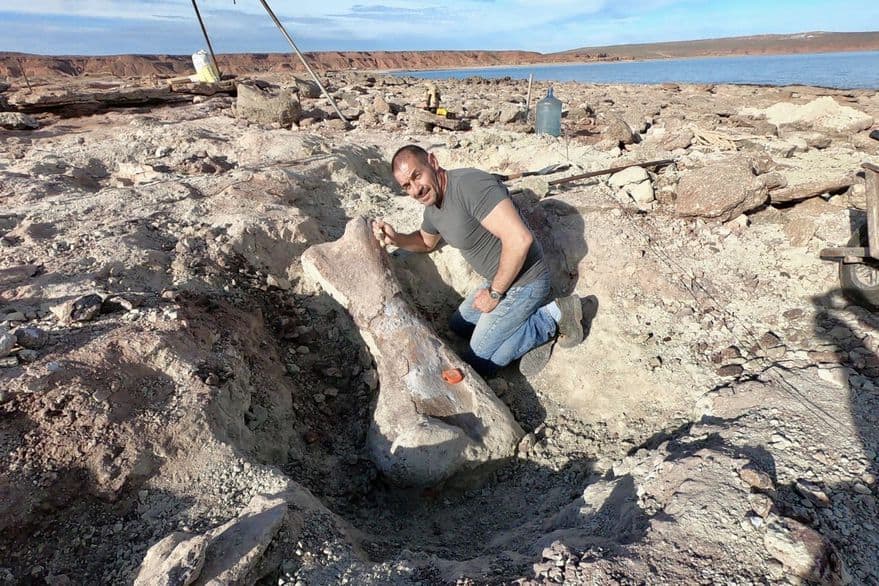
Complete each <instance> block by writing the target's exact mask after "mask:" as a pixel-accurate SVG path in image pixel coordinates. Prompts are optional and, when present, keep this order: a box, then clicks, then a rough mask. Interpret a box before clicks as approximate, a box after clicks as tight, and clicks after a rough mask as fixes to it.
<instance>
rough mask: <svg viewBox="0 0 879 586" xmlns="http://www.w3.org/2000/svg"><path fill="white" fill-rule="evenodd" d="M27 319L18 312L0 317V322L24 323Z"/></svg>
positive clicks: (11, 312)
mask: <svg viewBox="0 0 879 586" xmlns="http://www.w3.org/2000/svg"><path fill="white" fill-rule="evenodd" d="M26 320H27V318H26V317H25V316H24V314H23V313H21V312H20V311H10V312H9V313H5V314H3V315H2V316H0V321H26Z"/></svg>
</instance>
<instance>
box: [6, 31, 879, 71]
mask: <svg viewBox="0 0 879 586" xmlns="http://www.w3.org/2000/svg"><path fill="white" fill-rule="evenodd" d="M834 51H879V32H861V33H827V32H809V33H799V34H794V35H759V36H752V37H731V38H724V39H706V40H698V41H677V42H670V43H648V44H635V45H614V46H608V47H581V48H578V49H571V50H568V51H561V52H558V53H536V52H532V51H326V52H317V53H307V56H308V59H309V60H310V63H311V64H312V65H313V66H314V67H315V68H317V69H319V70H323V71H326V70H347V69H356V70H361V71H367V70H374V71H381V70H394V69H440V68H464V67H490V66H511V65H532V64H539V63H573V62H582V61H620V60H634V59H668V58H681V57H702V56H721V55H768V54H783V53H822V52H834ZM217 61H218V62H219V63H218V64H219V66H220V69H221V71H223V72H224V73H234V74H238V75H241V74H254V73H263V72H286V71H303V67H302V64H301V63H300V62H299V59H298V58H297V57H296V56H294V55H291V54H289V53H241V54H222V55H218V56H217ZM191 73H193V70H192V62H191V61H190V57H189V56H188V55H183V56H181V55H111V56H101V57H81V56H60V57H51V56H42V55H29V54H24V53H0V76H5V77H7V78H10V79H21V78H23V77H24V76H27V77H28V78H30V79H32V80H33V79H47V78H57V77H71V76H72V77H79V76H93V77H100V76H116V77H158V78H163V77H174V76H180V75H189V74H191Z"/></svg>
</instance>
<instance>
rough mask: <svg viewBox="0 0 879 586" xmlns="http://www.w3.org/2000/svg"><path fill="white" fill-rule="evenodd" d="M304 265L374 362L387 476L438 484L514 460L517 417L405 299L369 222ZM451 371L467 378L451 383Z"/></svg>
mask: <svg viewBox="0 0 879 586" xmlns="http://www.w3.org/2000/svg"><path fill="white" fill-rule="evenodd" d="M302 264H303V267H304V269H305V271H306V274H307V275H309V276H310V277H311V278H313V279H314V280H316V281H317V282H319V283H321V284H322V285H323V287H324V289H325V290H326V291H327V292H328V293H329V294H330V295H332V296H333V298H334V299H335V300H336V301H338V302H339V303H340V304H341V305H342V306H343V307H344V308H345V309H347V310H348V312H349V313H350V314H351V316H352V317H353V319H354V323H355V324H356V325H357V327H358V328H360V333H361V335H362V337H363V339H364V340H365V342H366V344H367V346H368V347H369V349H370V351H371V353H372V355H373V357H374V358H375V361H376V365H377V369H378V376H379V380H380V381H381V385H380V391H379V395H378V399H377V403H376V407H375V411H374V413H373V418H372V422H371V424H370V429H369V433H368V438H367V443H368V448H369V453H370V457H371V458H372V460H373V462H375V464H376V466H377V468H378V469H379V470H380V471H381V472H382V473H383V474H385V475H386V476H388V477H389V478H390V479H391V480H393V481H394V482H396V483H398V484H401V485H409V486H430V485H435V484H437V483H439V482H441V481H443V480H446V479H448V478H450V477H452V476H453V475H455V474H457V473H461V472H472V471H475V470H476V469H478V468H480V467H481V466H483V465H484V464H486V463H488V462H492V461H497V460H500V459H503V458H507V457H509V456H512V455H513V454H514V453H515V450H516V445H517V443H518V441H519V438H521V437H522V435H523V432H522V430H521V428H520V427H519V425H518V424H517V423H516V421H515V420H514V419H513V416H512V415H511V414H510V411H509V409H507V407H506V405H504V404H503V403H502V402H501V401H500V400H499V399H498V398H497V397H496V396H495V394H494V392H493V391H492V390H491V388H490V387H489V386H488V385H487V384H486V383H485V381H483V380H482V378H481V377H480V376H479V375H478V374H476V372H475V371H474V370H473V369H472V368H471V367H470V366H469V365H467V364H466V363H465V362H464V361H463V360H461V359H460V358H459V357H458V356H457V355H456V354H455V353H454V352H453V351H452V350H451V349H450V348H449V347H448V346H447V345H446V343H445V342H444V341H443V340H442V339H440V338H439V337H438V336H437V335H436V334H435V333H434V331H433V329H432V328H431V327H430V326H429V325H428V324H427V323H426V322H425V321H424V320H423V318H422V317H421V316H420V315H419V314H418V313H417V312H416V311H414V310H413V309H412V308H411V307H410V306H409V305H408V303H407V302H406V301H405V300H404V299H403V297H402V295H401V289H400V285H399V283H398V282H397V280H396V278H395V277H394V276H393V273H392V271H391V268H390V257H389V256H388V254H387V252H386V251H384V249H382V248H381V246H380V245H379V243H378V242H377V241H376V240H375V238H374V237H373V236H372V231H371V229H370V227H369V223H368V221H367V220H366V219H365V218H355V219H353V220H351V221H350V222H349V223H348V225H347V227H346V229H345V234H344V236H343V237H342V238H341V239H340V240H337V241H335V242H331V243H327V244H320V245H317V246H313V247H311V248H309V249H308V250H307V251H306V252H305V253H304V254H303V255H302ZM449 368H459V369H460V370H461V371H462V372H463V373H464V380H463V381H462V382H459V383H457V384H452V383H447V382H445V381H444V380H443V378H442V372H443V371H444V370H446V369H449Z"/></svg>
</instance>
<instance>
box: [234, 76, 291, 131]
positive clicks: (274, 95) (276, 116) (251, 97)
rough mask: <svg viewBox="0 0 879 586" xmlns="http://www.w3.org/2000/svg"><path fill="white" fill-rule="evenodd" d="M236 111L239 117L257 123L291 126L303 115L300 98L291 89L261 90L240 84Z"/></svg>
mask: <svg viewBox="0 0 879 586" xmlns="http://www.w3.org/2000/svg"><path fill="white" fill-rule="evenodd" d="M237 87H238V99H237V101H236V102H235V112H236V114H237V116H238V117H239V118H243V119H245V120H248V121H249V122H253V123H256V124H264V125H269V124H280V125H281V126H290V125H291V124H293V123H294V122H297V121H298V120H299V118H300V117H301V116H302V107H301V106H300V104H299V98H298V97H297V95H296V94H295V93H293V92H292V91H290V90H275V91H270V90H261V89H259V88H257V87H253V86H249V85H245V84H238V86H237Z"/></svg>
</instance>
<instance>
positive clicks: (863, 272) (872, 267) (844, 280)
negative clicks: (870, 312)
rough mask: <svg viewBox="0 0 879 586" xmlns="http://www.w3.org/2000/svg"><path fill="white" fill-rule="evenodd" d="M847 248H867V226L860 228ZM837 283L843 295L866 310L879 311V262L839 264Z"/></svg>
mask: <svg viewBox="0 0 879 586" xmlns="http://www.w3.org/2000/svg"><path fill="white" fill-rule="evenodd" d="M848 246H852V247H855V246H864V247H866V246H867V226H866V224H865V225H863V226H861V228H860V229H859V230H858V233H857V234H854V235H853V236H852V237H851V239H850V240H849V241H848ZM839 282H840V284H841V285H842V292H843V294H844V295H845V296H846V297H848V298H849V299H850V300H851V301H853V302H855V303H856V304H858V305H861V306H863V307H866V308H868V309H879V261H876V260H875V259H865V260H864V262H862V263H853V264H845V263H842V262H840V263H839Z"/></svg>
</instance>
